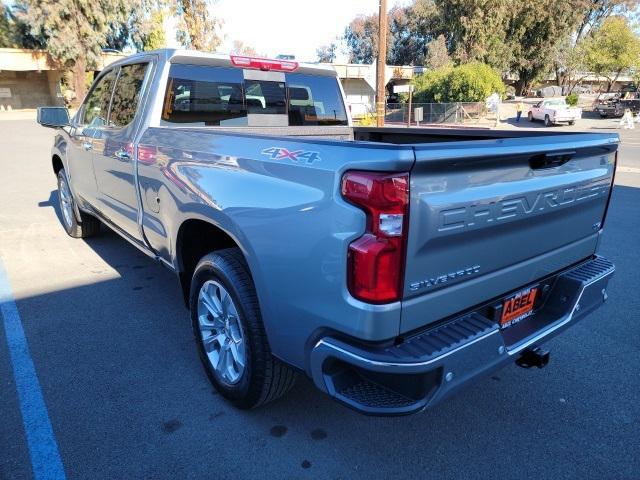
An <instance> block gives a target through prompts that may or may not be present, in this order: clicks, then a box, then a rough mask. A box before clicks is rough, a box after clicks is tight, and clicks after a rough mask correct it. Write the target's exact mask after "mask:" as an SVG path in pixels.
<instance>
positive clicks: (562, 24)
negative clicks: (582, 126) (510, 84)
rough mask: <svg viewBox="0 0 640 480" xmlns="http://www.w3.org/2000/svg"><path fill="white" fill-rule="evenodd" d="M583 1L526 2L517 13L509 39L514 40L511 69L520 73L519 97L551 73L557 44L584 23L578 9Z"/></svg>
mask: <svg viewBox="0 0 640 480" xmlns="http://www.w3.org/2000/svg"><path fill="white" fill-rule="evenodd" d="M576 2H577V3H576ZM581 2H582V0H569V1H563V2H558V1H556V0H539V1H538V2H527V1H523V2H522V3H520V5H519V8H517V9H515V10H514V13H513V17H512V20H511V22H510V24H509V28H508V30H507V38H509V39H512V41H511V42H510V48H511V50H512V52H513V56H512V60H511V62H510V70H511V71H512V72H514V73H517V74H518V81H517V82H516V91H517V93H518V95H523V94H525V93H527V92H528V91H529V90H530V89H531V86H532V84H533V82H534V81H535V80H537V79H538V78H540V77H541V76H543V75H546V74H548V73H550V72H551V70H552V68H553V60H554V55H555V53H556V51H557V45H559V44H561V42H562V41H563V40H564V39H565V38H566V37H567V36H568V35H570V34H571V32H573V31H574V30H575V28H576V26H577V24H578V22H579V21H580V15H581V12H580V10H579V9H577V8H576V7H577V5H579V4H580V3H581Z"/></svg>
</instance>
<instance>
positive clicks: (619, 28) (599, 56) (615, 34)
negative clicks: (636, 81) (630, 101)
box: [585, 17, 640, 92]
mask: <svg viewBox="0 0 640 480" xmlns="http://www.w3.org/2000/svg"><path fill="white" fill-rule="evenodd" d="M585 42H586V43H585V62H586V65H587V67H588V68H589V70H591V71H593V72H594V73H597V74H598V75H601V76H603V77H605V78H606V79H607V92H609V91H611V87H613V85H614V84H615V82H616V81H617V80H618V77H619V76H620V74H621V73H622V72H624V71H627V70H632V69H633V68H634V67H637V66H639V65H640V39H639V38H638V36H637V35H636V34H635V33H634V31H633V30H632V29H631V26H630V25H629V21H628V20H627V19H626V18H625V17H609V18H607V19H606V20H605V21H604V22H603V23H602V25H601V26H600V28H598V30H597V31H595V32H593V33H592V35H590V36H589V37H588V38H587V39H586V41H585Z"/></svg>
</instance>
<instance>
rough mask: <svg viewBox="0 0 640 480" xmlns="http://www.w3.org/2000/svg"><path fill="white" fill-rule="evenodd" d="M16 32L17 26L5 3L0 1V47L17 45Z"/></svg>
mask: <svg viewBox="0 0 640 480" xmlns="http://www.w3.org/2000/svg"><path fill="white" fill-rule="evenodd" d="M14 32H15V27H14V25H13V22H12V21H11V19H10V17H9V12H8V11H7V9H6V8H5V6H4V3H0V48H13V47H15V46H16V45H15V41H14Z"/></svg>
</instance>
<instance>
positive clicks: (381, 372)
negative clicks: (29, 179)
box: [38, 50, 619, 415]
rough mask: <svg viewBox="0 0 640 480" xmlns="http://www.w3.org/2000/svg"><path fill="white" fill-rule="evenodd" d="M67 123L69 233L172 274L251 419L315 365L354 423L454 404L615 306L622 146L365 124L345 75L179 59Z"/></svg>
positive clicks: (130, 68) (105, 87)
mask: <svg viewBox="0 0 640 480" xmlns="http://www.w3.org/2000/svg"><path fill="white" fill-rule="evenodd" d="M38 120H39V122H40V123H41V124H42V125H45V126H49V127H54V128H58V129H59V130H58V134H57V135H56V137H55V143H54V146H53V150H52V154H51V165H52V167H53V171H54V173H55V174H56V176H57V180H58V192H59V199H60V212H61V213H60V217H61V221H62V223H63V225H64V228H65V229H66V231H67V232H68V234H69V235H71V236H72V237H87V236H89V235H93V234H96V233H97V232H98V231H99V230H100V225H101V224H105V225H107V226H108V227H110V228H111V229H113V230H115V231H116V232H117V233H119V234H120V235H121V236H122V237H124V238H125V239H127V240H128V241H129V242H130V243H132V244H133V245H135V246H136V247H138V248H139V249H140V250H142V251H143V252H144V253H146V254H147V255H149V256H150V257H152V258H154V259H156V260H157V261H159V262H160V263H162V264H163V265H165V266H166V267H167V268H169V269H170V270H172V271H174V272H175V273H176V274H177V275H178V277H179V279H180V284H181V286H182V291H183V292H184V301H185V303H186V305H187V306H188V308H189V309H190V312H191V319H192V322H193V330H194V334H195V339H196V345H197V348H198V350H199V353H200V356H201V358H202V362H203V365H204V367H205V371H206V373H207V375H208V377H209V379H210V380H211V382H212V383H213V384H214V386H215V387H216V388H217V389H218V390H219V391H220V393H221V394H222V395H224V396H225V397H226V398H227V399H229V400H230V401H231V402H232V403H233V404H235V405H236V406H238V407H240V408H252V407H256V406H258V405H260V404H263V403H265V402H267V401H270V400H273V399H275V398H277V397H279V396H281V395H282V394H284V393H285V392H286V391H287V390H289V388H290V387H291V386H292V385H293V383H294V380H295V378H296V376H297V375H298V374H300V373H302V374H306V375H307V376H308V377H310V378H311V379H312V380H313V382H314V383H315V385H316V386H317V387H318V388H319V389H320V390H322V391H324V392H326V393H327V394H328V395H330V396H331V397H333V398H335V399H336V400H338V401H339V402H341V403H343V404H345V405H348V406H349V407H351V408H354V409H356V410H358V411H360V412H364V413H368V414H377V415H397V414H405V413H411V412H415V411H419V410H421V409H423V408H425V407H429V406H432V405H434V404H436V403H437V402H439V401H442V400H443V399H444V398H446V397H447V396H448V395H450V394H451V393H452V392H454V391H455V390H456V389H458V388H459V387H461V386H463V385H465V384H467V383H468V382H469V381H471V380H472V379H474V378H477V377H480V376H483V375H487V374H489V372H491V371H494V370H495V369H498V368H500V367H502V366H504V365H506V364H507V363H509V362H513V361H516V362H517V363H518V364H519V365H521V366H523V367H542V366H544V365H545V364H546V362H547V361H548V352H546V351H545V350H543V348H542V347H541V344H542V342H545V341H546V340H548V339H549V338H551V337H552V336H554V335H555V334H557V333H558V332H560V331H561V330H563V329H564V328H566V327H568V326H570V325H573V324H574V323H576V322H577V321H578V320H579V319H581V318H583V317H584V316H585V315H587V314H588V313H590V312H592V311H593V310H594V309H596V308H598V307H599V306H600V305H601V304H602V303H603V302H604V301H605V299H606V297H607V292H606V287H607V283H608V281H609V278H610V277H611V275H612V274H613V271H614V266H613V265H612V264H611V263H610V262H609V261H607V260H606V259H605V258H603V257H601V256H598V255H596V251H597V248H598V243H599V241H600V237H601V235H602V231H603V223H604V221H605V217H606V213H607V208H608V205H609V200H610V196H611V191H612V185H613V177H614V172H615V166H616V155H617V154H616V152H617V147H618V142H619V140H618V136H617V135H615V134H604V133H597V134H594V133H571V132H557V133H556V132H554V133H549V132H548V131H544V132H541V131H524V130H519V131H515V130H514V131H506V130H494V131H492V130H463V129H442V128H440V129H438V128H431V129H429V128H416V129H411V128H365V127H353V126H352V123H351V118H350V114H349V110H348V108H346V107H345V102H344V95H343V92H342V89H341V86H340V82H339V81H338V79H337V77H336V74H335V72H334V71H333V69H332V68H329V67H327V66H322V65H315V64H298V63H296V62H294V61H290V60H267V59H257V58H250V57H243V56H223V55H217V54H204V53H198V52H187V51H179V50H160V51H154V52H149V53H143V54H138V55H134V56H131V57H129V58H126V59H123V60H121V61H119V62H117V63H114V64H112V65H110V66H109V67H107V68H106V69H105V70H104V71H102V72H101V73H100V74H99V75H98V77H97V78H96V80H95V82H94V84H93V86H92V88H91V89H90V91H89V93H88V95H87V97H86V99H85V100H84V103H83V104H82V106H81V108H80V109H79V111H78V112H77V114H75V116H74V117H73V119H69V114H68V112H67V111H66V110H65V109H61V108H54V107H42V108H41V109H40V110H39V112H38Z"/></svg>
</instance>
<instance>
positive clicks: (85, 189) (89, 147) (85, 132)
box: [67, 70, 116, 206]
mask: <svg viewBox="0 0 640 480" xmlns="http://www.w3.org/2000/svg"><path fill="white" fill-rule="evenodd" d="M115 81H116V71H115V70H108V71H106V72H104V73H103V74H102V76H101V77H100V78H98V80H97V81H96V82H95V83H94V85H93V88H92V89H91V91H90V92H89V94H88V95H87V97H86V98H85V100H84V103H83V104H82V106H81V107H80V110H79V112H78V115H76V117H75V118H74V121H73V125H72V128H71V130H70V142H71V145H70V148H69V150H68V152H67V160H68V162H69V164H68V168H67V170H68V171H67V176H68V177H69V182H70V185H71V188H72V190H73V193H74V195H75V196H76V198H77V199H78V200H79V201H80V202H81V203H85V202H86V203H89V204H91V205H94V206H95V201H96V198H97V194H98V187H97V185H96V178H95V174H94V170H93V140H94V139H93V137H94V136H95V133H96V130H97V129H99V128H101V127H103V126H104V125H105V124H106V122H107V116H108V114H109V102H110V101H111V94H112V92H113V85H114V84H115Z"/></svg>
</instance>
